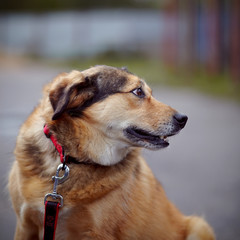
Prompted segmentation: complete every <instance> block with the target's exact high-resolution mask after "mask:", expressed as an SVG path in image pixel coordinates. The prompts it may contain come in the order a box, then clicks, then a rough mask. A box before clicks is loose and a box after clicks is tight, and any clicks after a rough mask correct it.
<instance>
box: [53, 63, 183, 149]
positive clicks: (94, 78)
mask: <svg viewBox="0 0 240 240" xmlns="http://www.w3.org/2000/svg"><path fill="white" fill-rule="evenodd" d="M49 99H50V102H51V105H52V108H53V115H52V120H53V122H58V123H59V122H65V123H66V124H69V122H71V124H74V126H75V127H74V129H75V132H78V131H76V129H77V128H78V127H79V128H80V126H82V125H81V124H82V123H83V122H85V123H86V124H87V127H86V128H87V129H88V130H89V129H91V132H93V130H92V129H94V132H95V136H93V134H91V137H90V136H89V137H88V138H89V141H94V139H93V138H98V137H99V136H101V140H100V141H104V142H105V143H106V144H108V143H109V144H110V145H111V144H113V143H114V144H115V145H116V144H119V146H124V148H128V147H145V148H148V149H160V148H164V147H167V146H168V145H169V143H168V141H167V137H169V136H172V135H175V134H177V133H178V132H179V131H180V130H181V129H182V128H183V127H184V126H185V124H186V122H187V116H185V115H181V114H179V113H177V112H176V110H174V109H172V108H171V107H169V106H167V105H165V104H163V103H161V102H158V101H157V100H155V99H154V98H153V96H152V91H151V89H150V88H149V87H148V85H147V84H146V83H145V82H144V81H143V80H142V79H140V78H139V77H137V76H136V75H134V74H132V73H130V72H128V71H127V70H126V69H124V68H122V69H120V68H114V67H108V66H95V67H92V68H90V69H88V70H85V71H82V72H78V71H73V72H71V73H69V74H64V75H61V76H60V77H58V78H56V79H55V81H54V82H53V83H52V85H51V87H50V90H49ZM80 123H81V124H80ZM78 124H79V126H78ZM85 126H86V125H85ZM79 134H81V130H80V131H79ZM85 135H86V134H85ZM75 138H78V139H80V138H81V137H80V136H75ZM85 138H86V136H85ZM99 139H100V138H99ZM99 144H100V145H101V143H99Z"/></svg>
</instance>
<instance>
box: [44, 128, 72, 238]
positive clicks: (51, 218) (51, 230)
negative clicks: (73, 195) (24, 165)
mask: <svg viewBox="0 0 240 240" xmlns="http://www.w3.org/2000/svg"><path fill="white" fill-rule="evenodd" d="M43 131H44V133H45V135H46V137H47V138H49V139H50V140H51V141H52V143H53V144H54V146H55V148H56V150H57V151H58V152H59V155H60V160H61V162H62V164H60V165H59V166H58V168H57V171H56V175H55V176H53V177H52V179H53V180H54V186H53V192H52V193H48V194H46V195H45V198H44V204H45V215H44V236H43V240H54V238H55V232H56V228H57V220H58V213H59V208H60V207H62V206H63V197H62V196H61V195H60V194H58V193H57V186H58V184H61V183H63V182H64V181H65V180H66V179H67V177H68V175H69V168H68V166H67V165H65V160H66V157H65V155H64V150H63V147H62V146H61V145H60V144H59V143H58V142H57V139H56V138H55V137H54V135H53V134H51V133H50V129H49V128H48V126H47V124H46V125H45V126H44V130H43ZM61 170H62V171H64V175H63V176H62V177H59V172H60V171H61ZM48 198H52V199H53V200H55V201H47V199H48ZM59 201H60V202H59Z"/></svg>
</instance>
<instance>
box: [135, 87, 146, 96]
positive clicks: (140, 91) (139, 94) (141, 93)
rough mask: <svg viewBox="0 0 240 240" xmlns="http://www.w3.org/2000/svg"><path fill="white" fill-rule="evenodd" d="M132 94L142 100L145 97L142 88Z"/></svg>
mask: <svg viewBox="0 0 240 240" xmlns="http://www.w3.org/2000/svg"><path fill="white" fill-rule="evenodd" d="M132 93H133V94H134V95H136V96H137V97H139V98H144V97H145V93H144V92H143V90H142V88H136V89H134V90H133V91H132Z"/></svg>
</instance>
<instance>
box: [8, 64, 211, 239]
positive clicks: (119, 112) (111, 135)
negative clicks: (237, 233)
mask: <svg viewBox="0 0 240 240" xmlns="http://www.w3.org/2000/svg"><path fill="white" fill-rule="evenodd" d="M187 119H188V118H187V116H185V115H183V114H180V113H178V112H177V111H176V110H174V109H173V108H171V107H170V106H167V105H165V104H163V103H161V102H158V101H157V100H155V99H154V98H153V97H152V91H151V89H150V88H149V87H148V85H147V84H146V83H145V81H144V80H143V79H141V78H139V77H137V76H136V75H134V74H132V73H130V72H129V71H128V70H127V69H126V68H115V67H110V66H104V65H101V66H95V67H91V68H89V69H87V70H84V71H81V72H80V71H76V70H74V71H72V72H70V73H62V74H60V75H58V76H57V77H56V78H55V79H54V80H53V81H52V82H51V83H49V84H47V85H46V86H45V87H44V90H43V98H42V100H41V101H40V103H39V105H38V106H37V107H36V108H35V109H34V111H33V112H32V113H31V115H30V116H29V118H28V119H27V120H26V121H25V123H24V124H23V125H22V127H21V129H20V132H19V135H18V137H17V142H16V148H15V152H14V153H15V157H16V160H15V161H14V163H13V166H12V169H11V172H10V175H9V184H8V186H9V191H10V195H11V199H12V203H13V208H14V210H15V212H16V215H17V226H16V232H15V240H17V239H18V240H21V239H24V240H26V239H43V235H44V213H45V210H44V202H43V201H44V197H45V195H46V194H47V193H49V192H52V189H53V182H52V176H54V175H55V173H56V169H57V168H58V165H59V164H60V156H59V153H60V154H61V153H62V152H63V151H62V152H61V151H60V152H59V151H57V149H56V146H55V145H54V144H53V142H52V141H51V139H50V138H49V136H47V137H46V135H48V134H49V133H51V136H54V138H55V141H56V143H57V144H58V146H61V147H62V148H64V157H65V156H69V158H68V160H69V161H67V162H66V163H65V164H66V165H67V166H68V168H69V169H70V171H69V176H68V178H67V179H66V181H65V182H63V183H61V184H59V185H58V186H57V192H58V194H60V195H61V196H62V197H63V200H64V205H63V206H62V207H61V208H60V210H59V214H58V222H57V228H56V230H55V233H54V234H55V238H56V239H57V240H61V239H64V240H66V239H68V240H74V239H84V240H85V239H95V240H114V239H119V240H120V239H121V240H135V239H141V240H151V239H154V240H156V239H157V240H159V239H160V240H183V239H188V240H189V239H201V240H211V239H215V237H214V232H213V230H212V228H211V227H210V226H209V225H208V223H207V222H206V221H205V220H204V219H203V218H200V217H198V216H184V215H183V214H182V213H181V212H180V211H179V210H178V209H177V208H176V207H175V206H174V205H173V204H172V203H171V202H170V201H169V200H168V199H167V197H166V194H165V192H164V190H163V188H162V186H161V184H160V183H159V182H158V181H157V180H156V179H155V177H154V175H153V173H152V171H151V170H150V168H149V167H148V165H147V163H146V162H145V160H144V159H143V158H142V156H141V148H147V149H151V150H158V149H161V148H165V147H167V146H168V145H169V142H168V139H167V138H168V137H170V136H172V135H175V134H177V133H178V132H179V131H180V130H181V129H182V128H184V126H185V124H186V122H187ZM44 126H47V128H48V129H47V130H48V131H49V133H48V134H46V132H45V133H44V131H43V127H44ZM71 159H72V160H71ZM65 160H66V159H65ZM70 160H71V161H70ZM62 169H63V170H64V168H62ZM56 201H58V200H56Z"/></svg>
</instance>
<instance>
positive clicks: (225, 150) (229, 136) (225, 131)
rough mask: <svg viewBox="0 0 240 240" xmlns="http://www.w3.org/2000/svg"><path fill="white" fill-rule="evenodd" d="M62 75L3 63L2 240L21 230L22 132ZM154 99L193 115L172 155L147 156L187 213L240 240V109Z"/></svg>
mask: <svg viewBox="0 0 240 240" xmlns="http://www.w3.org/2000/svg"><path fill="white" fill-rule="evenodd" d="M69 70H70V69H61V71H69ZM61 71H60V70H59V69H51V68H48V67H44V66H39V65H34V64H30V63H27V62H19V61H17V62H13V63H11V64H7V63H5V62H2V61H0V126H1V128H0V164H1V166H0V190H1V192H2V194H1V196H0V239H4V240H10V239H13V235H14V230H15V215H14V212H13V210H12V209H11V203H10V201H9V196H8V192H7V190H6V184H7V176H8V172H9V169H10V166H11V164H12V162H13V159H14V157H13V153H12V152H13V149H14V145H15V138H16V135H17V132H18V129H19V127H20V125H21V123H22V122H23V121H24V120H25V119H26V117H27V116H28V114H29V113H30V112H31V111H32V110H33V108H34V106H36V104H37V102H38V99H39V98H40V97H41V89H42V86H43V85H44V84H45V83H46V82H48V81H50V80H51V79H52V78H53V77H54V76H55V75H56V74H57V73H59V72H61ZM154 95H155V96H156V98H157V99H159V100H161V101H163V102H165V103H167V104H169V105H171V106H173V107H174V108H176V109H178V110H179V111H180V112H182V113H185V114H187V115H188V117H189V122H188V124H187V126H186V128H185V129H184V130H183V131H182V132H181V133H180V134H179V135H178V136H176V137H173V138H172V139H171V140H170V147H169V148H167V149H166V150H162V151H156V152H150V151H144V155H145V157H146V158H147V159H148V163H149V165H150V166H151V168H152V169H153V172H154V173H155V175H156V177H157V178H158V179H159V180H160V181H161V182H162V184H163V186H164V188H165V190H166V192H167V195H168V196H169V198H170V199H171V201H173V202H174V203H175V204H176V205H177V206H178V207H179V208H180V210H181V211H182V212H183V213H184V214H188V215H190V214H199V215H202V216H204V217H205V218H206V219H207V220H208V221H209V223H210V224H211V225H212V226H213V228H214V230H215V232H216V234H217V237H218V238H217V239H219V240H231V239H234V240H235V239H239V236H240V173H239V170H240V106H239V105H237V104H235V103H233V102H230V101H224V100H219V99H214V98H211V97H208V96H204V95H200V94H198V93H195V92H193V91H191V90H186V89H185V90H176V89H175V90H174V89H169V88H166V87H163V88H160V87H157V88H154ZM36 191H37V189H36Z"/></svg>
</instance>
